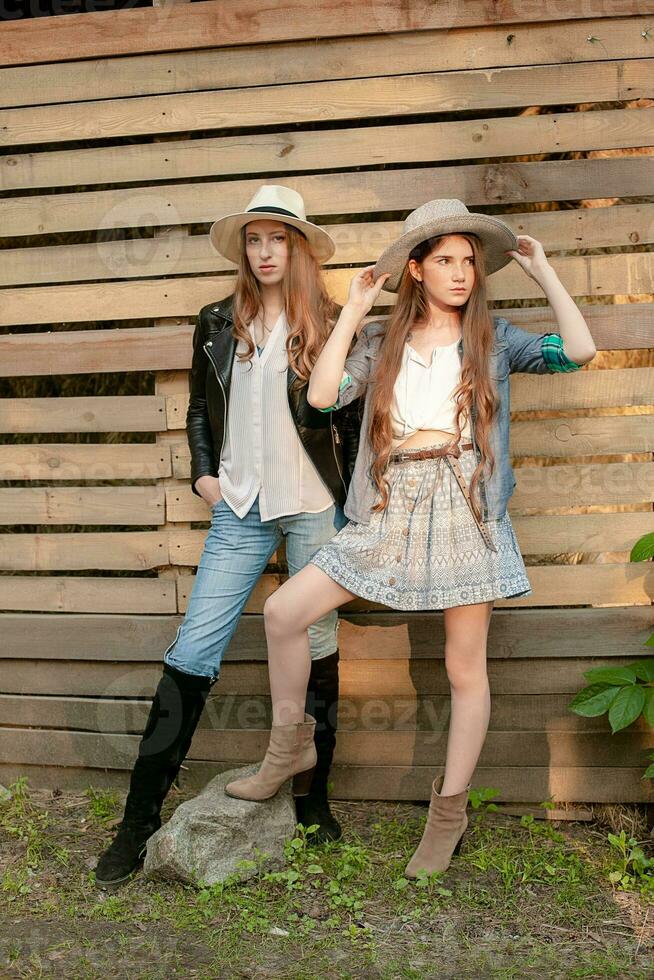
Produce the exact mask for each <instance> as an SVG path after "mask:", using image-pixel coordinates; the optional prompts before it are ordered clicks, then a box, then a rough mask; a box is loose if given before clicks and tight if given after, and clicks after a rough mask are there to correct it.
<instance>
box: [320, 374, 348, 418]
mask: <svg viewBox="0 0 654 980" xmlns="http://www.w3.org/2000/svg"><path fill="white" fill-rule="evenodd" d="M351 381H352V378H351V377H350V375H349V374H344V375H343V378H342V380H341V383H340V385H339V386H338V393H339V395H340V393H341V392H342V390H343V388H345V387H347V385H349V384H350V383H351ZM337 407H338V398H337V399H336V401H335V402H334V404H333V405H330V406H329V408H319V409H318V411H319V412H333V411H335V410H336V408H337Z"/></svg>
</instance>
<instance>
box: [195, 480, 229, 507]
mask: <svg viewBox="0 0 654 980" xmlns="http://www.w3.org/2000/svg"><path fill="white" fill-rule="evenodd" d="M195 489H196V490H197V491H198V493H199V494H200V496H201V497H202V499H203V500H205V501H206V502H207V503H208V504H209V506H210V507H213V506H214V505H215V504H217V503H218V501H219V500H222V498H223V495H222V492H221V490H220V481H219V479H218V477H217V476H209V475H206V476H200V477H198V479H197V480H196V481H195Z"/></svg>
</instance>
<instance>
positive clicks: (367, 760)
mask: <svg viewBox="0 0 654 980" xmlns="http://www.w3.org/2000/svg"><path fill="white" fill-rule="evenodd" d="M268 738H269V733H268V732H267V731H242V730H238V731H225V732H220V733H213V732H212V733H206V732H203V731H200V732H197V733H196V735H195V737H194V739H193V742H192V744H191V748H190V750H189V752H188V756H187V758H188V759H189V760H202V761H208V762H214V761H215V762H220V763H225V762H227V763H230V764H233V765H235V766H238V765H246V764H248V763H251V762H256V761H258V760H260V759H262V758H263V756H264V754H265V751H266V747H267V744H268ZM139 741H140V739H139V736H138V735H126V734H119V733H113V734H108V733H104V732H73V731H55V730H54V729H45V730H43V729H31V728H7V727H3V728H0V764H7V763H11V764H14V765H16V764H25V765H45V766H90V767H91V768H94V769H95V768H105V767H106V768H108V769H131V768H132V766H133V764H134V761H135V759H136V755H137V752H138V744H139ZM446 747H447V732H446V731H441V732H419V733H415V732H341V733H340V734H339V735H338V737H337V739H336V751H335V753H334V762H335V764H336V765H350V766H374V765H381V766H391V767H392V766H407V767H411V766H430V765H436V764H437V763H438V762H440V761H441V760H443V759H444V757H445V749H446ZM648 748H649V746H648V742H647V732H646V731H640V732H619V733H616V734H615V735H614V736H613V737H612V738H610V739H609V738H606V737H605V738H598V737H597V734H595V733H590V734H584V733H582V732H573V733H567V732H521V734H520V738H519V739H517V738H516V736H515V734H514V733H513V732H489V733H488V735H487V737H486V740H485V742H484V746H483V748H482V751H481V755H480V759H479V766H480V767H482V768H483V767H488V768H494V767H500V766H511V767H513V766H516V767H518V766H526V767H529V766H543V767H548V766H550V767H552V768H559V767H560V768H566V767H571V766H579V767H581V766H582V765H583V766H584V767H598V766H607V767H614V768H616V769H621V768H627V769H628V768H632V767H633V766H634V765H635V764H637V763H641V764H642V765H644V766H646V765H647V754H648ZM652 795H653V797H654V793H653V794H652Z"/></svg>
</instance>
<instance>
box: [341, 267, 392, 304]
mask: <svg viewBox="0 0 654 980" xmlns="http://www.w3.org/2000/svg"><path fill="white" fill-rule="evenodd" d="M374 268H375V267H374V265H368V266H366V268H365V269H359V271H358V272H357V274H356V275H355V276H354V277H353V279H352V282H351V283H350V291H349V293H348V297H347V301H348V304H349V305H351V306H356V307H357V308H358V309H360V310H361V311H362V315H363V316H365V314H366V313H369V312H370V310H371V309H372V308H373V306H374V305H375V302H376V300H377V297H378V296H379V294H380V293H381V291H382V289H383V288H384V283H385V282H386V280H387V279H388V278H389V276H390V272H384V274H383V275H381V276H380V277H379V279H377V281H376V282H374V281H373V278H372V270H373V269H374Z"/></svg>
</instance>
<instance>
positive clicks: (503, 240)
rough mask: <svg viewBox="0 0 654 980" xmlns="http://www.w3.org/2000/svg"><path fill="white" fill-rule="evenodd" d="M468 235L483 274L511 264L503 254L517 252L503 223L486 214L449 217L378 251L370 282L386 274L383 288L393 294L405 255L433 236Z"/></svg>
mask: <svg viewBox="0 0 654 980" xmlns="http://www.w3.org/2000/svg"><path fill="white" fill-rule="evenodd" d="M465 232H470V233H472V234H474V235H477V237H478V238H479V239H480V240H481V242H482V245H483V247H484V256H485V260H486V263H485V264H486V275H490V274H491V273H493V272H497V271H498V269H501V268H502V267H503V266H505V265H508V263H509V262H511V256H510V255H505V254H504V253H505V252H506V251H507V250H509V249H514V250H516V251H517V249H518V239H517V238H516V236H515V234H514V232H513V231H512V229H511V228H509V226H508V225H507V224H505V222H504V221H501V220H500V219H499V218H494V217H493V216H492V215H490V214H468V215H462V214H457V215H452V217H451V218H435V219H434V220H433V221H427V222H425V224H424V225H420V226H419V227H418V228H414V229H412V231H408V232H407V233H406V234H404V235H402V236H401V237H400V238H398V239H397V241H395V242H393V244H392V245H389V246H388V248H387V249H385V250H384V252H382V254H381V255H380V257H379V259H378V260H377V262H376V264H375V267H374V269H373V273H372V274H373V279H375V280H376V279H378V278H379V276H381V275H383V274H384V273H385V272H390V276H389V278H388V279H387V280H386V282H385V284H384V289H386V290H388V291H389V292H391V293H396V292H397V290H398V289H399V288H400V281H401V279H402V273H403V271H404V267H405V265H406V264H407V262H408V261H409V253H410V252H411V249H413V248H414V247H415V246H416V245H419V244H420V242H424V241H425V240H426V239H427V238H432V237H433V236H434V235H454V234H457V233H462V234H465Z"/></svg>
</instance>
